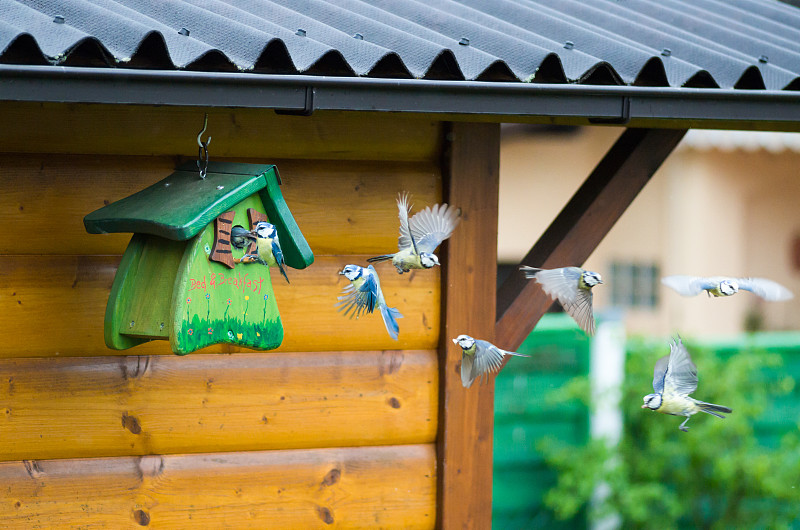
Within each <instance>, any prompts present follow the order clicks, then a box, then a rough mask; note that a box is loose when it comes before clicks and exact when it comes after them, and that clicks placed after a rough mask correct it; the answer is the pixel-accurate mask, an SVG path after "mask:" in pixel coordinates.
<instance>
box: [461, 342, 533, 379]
mask: <svg viewBox="0 0 800 530" xmlns="http://www.w3.org/2000/svg"><path fill="white" fill-rule="evenodd" d="M453 343H454V344H458V345H459V346H461V384H462V385H464V388H469V387H470V386H472V383H473V381H475V379H477V378H478V377H480V378H481V380H483V376H486V377H488V374H489V373H491V372H496V371H498V370H500V367H501V366H502V365H503V357H505V356H506V355H514V356H517V357H530V355H525V354H522V353H516V352H511V351H506V350H502V349H500V348H498V347H497V346H495V345H494V344H492V343H491V342H487V341H485V340H478V339H473V338H472V337H470V336H469V335H459V336H458V337H456V338H454V339H453Z"/></svg>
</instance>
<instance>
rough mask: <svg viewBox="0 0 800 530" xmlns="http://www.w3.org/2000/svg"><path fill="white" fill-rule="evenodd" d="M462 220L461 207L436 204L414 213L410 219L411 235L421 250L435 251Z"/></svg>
mask: <svg viewBox="0 0 800 530" xmlns="http://www.w3.org/2000/svg"><path fill="white" fill-rule="evenodd" d="M460 220H461V209H460V208H455V207H454V206H448V205H447V204H434V205H433V206H428V207H427V208H425V209H424V210H422V211H420V212H417V213H416V214H414V216H413V217H412V218H411V220H410V221H409V228H410V234H409V236H411V235H413V236H414V239H415V240H416V242H417V249H418V250H419V251H420V252H429V253H433V252H434V251H435V250H436V248H437V247H438V246H439V245H441V244H442V241H444V240H445V239H447V238H448V237H450V234H452V233H453V230H455V228H456V226H458V223H459V221H460ZM409 244H410V237H409Z"/></svg>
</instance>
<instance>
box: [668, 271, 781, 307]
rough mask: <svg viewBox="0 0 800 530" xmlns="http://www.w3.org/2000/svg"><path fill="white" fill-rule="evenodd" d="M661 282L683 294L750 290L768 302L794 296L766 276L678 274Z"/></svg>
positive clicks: (715, 293)
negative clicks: (741, 276) (735, 276)
mask: <svg viewBox="0 0 800 530" xmlns="http://www.w3.org/2000/svg"><path fill="white" fill-rule="evenodd" d="M661 283H663V284H664V285H666V286H667V287H669V288H670V289H673V290H674V291H676V292H677V293H678V294H680V295H683V296H696V295H698V294H700V293H702V292H703V291H705V292H706V293H708V296H709V297H711V296H714V297H719V296H733V295H734V294H736V293H738V292H739V291H750V292H751V293H753V294H755V295H756V296H759V297H761V298H763V299H764V300H767V301H768V302H781V301H784V300H789V299H791V298H794V295H793V294H792V292H791V291H789V289H787V288H786V287H784V286H783V285H781V284H779V283H777V282H773V281H772V280H767V279H765V278H731V277H728V276H712V277H710V278H702V277H700V276H687V275H683V274H678V275H675V276H667V277H665V278H661Z"/></svg>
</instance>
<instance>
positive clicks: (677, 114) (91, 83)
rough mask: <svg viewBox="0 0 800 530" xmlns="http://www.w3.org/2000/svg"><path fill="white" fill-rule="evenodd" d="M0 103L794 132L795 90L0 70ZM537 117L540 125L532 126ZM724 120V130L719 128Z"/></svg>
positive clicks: (798, 96)
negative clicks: (763, 126)
mask: <svg viewBox="0 0 800 530" xmlns="http://www.w3.org/2000/svg"><path fill="white" fill-rule="evenodd" d="M0 101H29V102H30V101H34V102H58V103H108V104H133V105H167V106H194V107H229V108H237V107H243V108H266V109H275V110H276V111H277V112H281V113H288V114H304V115H308V114H310V113H312V112H314V111H323V110H337V111H362V112H410V113H426V114H436V115H440V116H441V118H442V119H443V120H446V119H451V118H453V117H466V118H468V119H475V120H478V121H495V122H513V121H542V119H545V118H556V119H559V118H563V119H571V118H579V119H583V120H588V122H589V123H611V124H628V125H636V124H637V123H648V124H651V123H653V122H656V123H657V122H658V121H660V120H664V121H679V122H688V123H691V126H692V127H697V126H702V123H703V122H704V121H709V122H712V123H714V124H716V125H714V126H725V124H727V123H730V124H736V125H748V124H749V125H753V126H754V125H755V124H757V123H764V122H767V123H770V124H773V125H775V126H777V127H778V128H786V129H795V128H797V129H800V92H797V91H767V90H735V89H713V88H708V89H697V88H669V87H668V88H660V87H632V86H605V85H604V86H592V85H572V84H552V85H551V84H536V83H513V82H508V83H500V82H480V81H433V80H418V79H375V78H358V77H325V76H303V75H268V74H255V73H245V72H242V73H222V72H187V71H176V70H126V69H121V68H108V69H106V68H85V67H63V66H19V65H0ZM537 118H538V120H537ZM720 124H722V125H720Z"/></svg>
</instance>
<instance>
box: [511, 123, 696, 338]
mask: <svg viewBox="0 0 800 530" xmlns="http://www.w3.org/2000/svg"><path fill="white" fill-rule="evenodd" d="M684 134H686V130H685V129H628V130H626V131H625V132H624V133H623V134H622V135H621V136H620V137H619V139H618V140H617V142H616V143H615V144H614V145H613V146H612V147H611V149H610V150H609V151H608V153H607V154H606V156H605V157H604V158H603V159H602V160H601V161H600V163H599V164H598V165H597V167H596V168H595V169H594V171H592V173H591V175H589V177H588V178H587V179H586V181H585V182H584V183H583V185H582V186H581V187H580V188H579V189H578V191H577V192H576V193H575V195H573V196H572V198H571V199H570V201H569V202H568V203H567V205H566V206H565V207H564V209H563V210H561V213H559V214H558V217H556V218H555V220H554V221H553V222H552V223H551V224H550V226H549V227H548V228H547V230H546V231H545V232H544V234H542V236H541V237H540V238H539V240H538V241H537V242H536V244H535V245H534V246H533V248H532V249H531V250H530V252H528V255H527V256H525V257H524V258H523V260H522V264H524V265H530V266H533V267H543V268H548V269H549V268H556V267H566V266H580V265H582V264H583V262H584V261H585V260H586V259H587V258H588V257H589V255H590V254H591V253H592V252H593V251H594V249H595V248H597V245H598V244H600V241H602V240H603V238H604V237H605V235H606V234H607V233H608V232H609V231H610V230H611V227H613V226H614V223H616V222H617V220H618V219H619V218H620V217H621V216H622V214H623V213H624V212H625V210H626V209H627V208H628V206H630V204H631V203H632V202H633V200H634V199H635V198H636V196H637V195H638V194H639V192H640V191H641V190H642V188H644V186H645V184H647V183H648V182H649V180H650V177H652V176H653V174H654V173H655V172H656V170H657V169H658V168H659V167H660V166H661V164H662V163H663V162H664V160H665V159H666V158H667V156H669V154H670V153H671V152H672V151H673V149H675V147H676V146H677V145H678V142H680V141H681V138H683V135H684ZM535 284H536V282H533V281H528V280H526V279H525V278H524V277H523V276H522V275H521V274H512V275H511V276H509V278H508V279H507V280H506V281H505V282H504V283H503V285H502V286H501V287H500V289H498V293H497V329H496V334H497V336H498V337H503V348H507V349H514V348H516V347H518V346H519V345H520V344H522V341H524V340H525V337H527V336H528V334H529V333H530V332H531V331H532V330H533V328H534V327H535V326H536V323H537V322H539V319H540V318H541V317H542V315H543V314H544V313H545V312H546V311H547V308H549V307H550V305H551V304H552V300H551V299H550V298H549V297H548V296H547V295H546V294H544V292H543V291H542V289H541V287H540V286H538V285H535Z"/></svg>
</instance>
